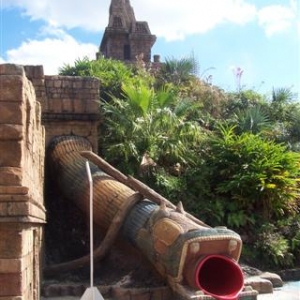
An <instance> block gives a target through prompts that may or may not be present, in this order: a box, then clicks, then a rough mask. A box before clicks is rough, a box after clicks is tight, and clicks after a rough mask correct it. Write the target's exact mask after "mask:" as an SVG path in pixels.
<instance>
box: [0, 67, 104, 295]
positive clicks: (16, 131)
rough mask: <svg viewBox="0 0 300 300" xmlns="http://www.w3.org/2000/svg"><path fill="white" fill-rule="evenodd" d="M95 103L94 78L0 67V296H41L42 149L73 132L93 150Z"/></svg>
mask: <svg viewBox="0 0 300 300" xmlns="http://www.w3.org/2000/svg"><path fill="white" fill-rule="evenodd" d="M98 101H99V81H98V80H97V79H94V78H80V77H63V76H44V72H43V67H42V66H24V67H23V66H18V65H13V64H4V65H0V300H38V299H40V285H41V284H40V283H41V282H40V281H41V279H40V278H41V276H40V273H41V272H40V269H41V263H40V261H41V257H42V236H43V224H44V223H45V217H46V212H45V208H44V195H43V187H44V179H45V178H44V159H45V148H46V147H47V145H48V143H49V141H50V140H51V139H52V138H53V137H56V136H61V135H70V134H71V135H72V134H73V135H79V136H83V137H85V138H87V139H88V140H90V142H91V143H92V145H93V148H94V150H95V151H97V147H98V131H97V129H98V123H99V103H98ZM42 124H43V125H44V126H42ZM44 128H45V129H46V132H45V130H44Z"/></svg>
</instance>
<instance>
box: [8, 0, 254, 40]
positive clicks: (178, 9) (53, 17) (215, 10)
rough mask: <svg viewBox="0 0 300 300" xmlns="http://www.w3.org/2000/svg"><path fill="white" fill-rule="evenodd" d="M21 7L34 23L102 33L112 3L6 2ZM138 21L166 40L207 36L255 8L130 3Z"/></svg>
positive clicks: (172, 0) (199, 1)
mask: <svg viewBox="0 0 300 300" xmlns="http://www.w3.org/2000/svg"><path fill="white" fill-rule="evenodd" d="M5 1H7V2H6V5H7V6H8V5H10V6H13V5H14V6H19V7H21V8H22V9H23V11H24V14H25V15H27V16H29V17H30V18H31V19H33V20H37V19H42V20H45V21H46V23H48V24H52V25H53V24H55V25H56V26H59V27H63V28H74V27H81V28H84V29H87V30H94V31H102V30H103V29H104V28H105V27H106V26H107V23H108V9H109V4H110V0H86V1H82V0H63V1H61V0H4V2H5ZM131 5H132V6H133V7H134V11H135V15H136V19H137V20H139V21H147V22H148V23H149V26H150V29H151V31H152V32H153V33H155V34H156V35H157V36H159V37H164V38H166V39H167V40H174V39H183V38H184V37H185V36H186V35H190V34H197V33H204V32H206V31H208V30H210V29H212V28H214V27H216V26H217V25H219V24H221V23H224V22H230V23H235V24H240V25H242V24H245V23H247V22H249V21H252V20H254V18H255V15H256V8H255V6H254V5H252V4H249V3H247V1H246V0H210V1H207V0H188V5H187V1H185V0H164V1H161V0H131Z"/></svg>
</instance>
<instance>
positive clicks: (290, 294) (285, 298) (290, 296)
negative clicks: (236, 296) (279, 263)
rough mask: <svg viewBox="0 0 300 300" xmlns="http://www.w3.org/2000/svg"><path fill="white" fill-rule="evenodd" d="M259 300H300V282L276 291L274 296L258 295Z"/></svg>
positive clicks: (291, 283) (289, 284)
mask: <svg viewBox="0 0 300 300" xmlns="http://www.w3.org/2000/svg"><path fill="white" fill-rule="evenodd" d="M258 300H300V281H297V282H290V283H288V284H286V285H284V287H283V288H280V289H275V290H274V293H273V294H265V295H258Z"/></svg>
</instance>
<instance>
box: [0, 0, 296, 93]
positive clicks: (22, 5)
mask: <svg viewBox="0 0 300 300" xmlns="http://www.w3.org/2000/svg"><path fill="white" fill-rule="evenodd" d="M130 2H131V5H132V6H133V8H134V11H135V16H136V19H137V20H138V21H147V22H148V24H149V27H150V30H151V32H152V34H155V35H156V36H157V41H156V43H155V45H154V47H153V48H152V54H153V55H154V54H159V55H160V56H161V60H162V61H164V60H165V59H166V58H178V59H180V58H183V57H189V56H191V55H193V56H194V57H195V58H196V59H197V61H198V62H199V65H200V70H199V76H202V78H203V79H205V78H206V77H207V76H209V75H212V83H213V84H214V85H218V86H220V87H222V88H224V89H225V90H227V91H228V90H235V89H236V87H237V86H236V82H235V77H234V70H235V69H236V68H238V67H239V68H241V69H242V70H243V75H242V79H241V85H242V86H244V88H251V89H255V90H257V91H258V92H261V93H269V92H271V90H272V88H273V87H275V88H281V87H287V88H291V89H292V91H294V92H295V93H296V92H297V93H299V92H300V42H299V41H300V13H299V9H300V0H164V1H161V0H131V1H130ZM109 4H110V0H85V1H82V0H0V9H1V10H0V63H5V62H9V63H17V64H34V65H37V64H38V65H43V66H44V71H45V74H49V75H50V74H57V72H58V68H59V67H61V66H63V65H64V64H65V63H69V64H73V63H74V61H75V60H76V59H78V58H82V57H84V56H88V57H90V58H92V59H94V58H95V53H96V52H97V51H98V47H99V44H100V41H101V38H102V35H103V31H104V29H105V27H106V26H107V24H108V9H109Z"/></svg>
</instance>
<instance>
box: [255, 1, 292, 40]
mask: <svg viewBox="0 0 300 300" xmlns="http://www.w3.org/2000/svg"><path fill="white" fill-rule="evenodd" d="M294 4H295V3H294V1H291V6H289V7H288V6H283V5H270V6H266V7H264V8H262V9H261V10H260V11H259V12H258V23H259V25H261V26H262V27H263V28H264V29H265V32H266V35H267V36H268V37H271V36H273V35H274V34H277V33H282V32H285V31H286V30H288V29H290V28H291V26H292V25H293V23H294V21H295V20H296V9H297V8H296V7H295V5H294Z"/></svg>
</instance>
